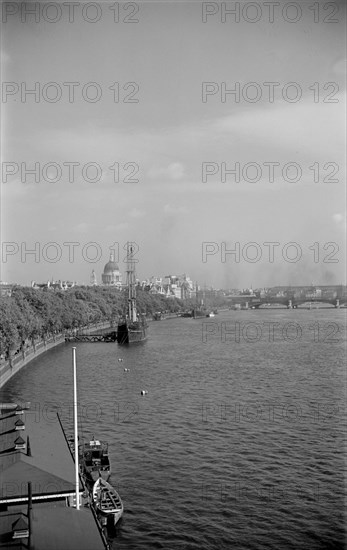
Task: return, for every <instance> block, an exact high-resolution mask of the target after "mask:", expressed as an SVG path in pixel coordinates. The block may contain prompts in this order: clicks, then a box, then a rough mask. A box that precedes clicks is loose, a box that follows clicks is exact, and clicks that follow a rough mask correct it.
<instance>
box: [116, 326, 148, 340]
mask: <svg viewBox="0 0 347 550" xmlns="http://www.w3.org/2000/svg"><path fill="white" fill-rule="evenodd" d="M147 331H148V325H147V322H146V321H135V322H133V323H130V322H128V321H124V322H121V323H119V325H118V330H117V342H118V344H121V345H122V344H137V343H140V342H144V341H145V340H146V338H147Z"/></svg>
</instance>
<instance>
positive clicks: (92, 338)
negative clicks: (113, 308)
mask: <svg viewBox="0 0 347 550" xmlns="http://www.w3.org/2000/svg"><path fill="white" fill-rule="evenodd" d="M65 342H107V343H110V342H117V331H116V330H113V331H112V332H106V333H104V334H102V333H100V334H74V335H71V336H70V335H69V336H65Z"/></svg>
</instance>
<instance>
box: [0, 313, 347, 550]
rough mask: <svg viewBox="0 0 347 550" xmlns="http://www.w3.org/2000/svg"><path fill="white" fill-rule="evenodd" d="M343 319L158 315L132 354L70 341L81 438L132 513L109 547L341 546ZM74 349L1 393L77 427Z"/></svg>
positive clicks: (322, 549) (63, 349)
mask: <svg viewBox="0 0 347 550" xmlns="http://www.w3.org/2000/svg"><path fill="white" fill-rule="evenodd" d="M345 316H346V310H343V309H341V310H336V309H332V308H324V309H323V308H322V309H312V310H305V309H296V310H284V309H271V310H270V309H268V310H267V309H260V310H259V311H254V310H252V311H227V312H223V313H220V314H219V315H217V316H216V317H214V318H213V319H202V320H193V319H189V318H188V319H179V318H177V319H170V320H165V321H161V322H153V323H151V325H150V330H149V339H148V341H147V342H145V343H144V344H141V345H138V346H134V347H130V348H126V347H119V346H118V345H117V344H106V343H98V344H96V343H95V344H89V343H78V344H76V347H77V370H78V395H79V416H80V434H82V433H83V435H85V436H86V437H88V436H89V435H91V434H95V436H97V437H99V438H101V439H105V440H107V441H108V442H109V450H110V458H111V463H112V475H111V479H110V482H111V484H112V485H114V486H115V488H116V489H117V490H118V492H119V493H120V495H121V497H122V499H123V502H124V507H125V512H124V516H123V518H122V520H121V521H120V523H119V525H118V526H117V529H116V530H115V531H114V532H112V533H109V536H110V541H111V546H112V548H117V550H130V549H139V550H140V549H141V550H147V549H148V550H153V549H155V548H165V549H168V550H183V549H187V550H195V549H196V550H219V549H229V548H230V549H231V548H233V549H237V550H246V549H247V550H269V549H273V550H278V549H279V548H280V549H281V550H291V549H295V550H307V549H310V550H329V549H335V550H336V549H339V548H341V549H342V548H344V542H345V532H344V527H343V524H344V456H343V450H344V428H345V424H344V423H345V416H346V415H345V411H346V409H345V403H346V371H345V364H344V359H345V347H346V328H345V326H346V325H345ZM275 323H276V324H275ZM72 345H73V344H71V343H69V344H63V345H61V346H58V347H57V348H55V349H53V350H51V351H49V352H47V353H46V354H44V355H43V356H41V357H39V358H37V359H36V360H34V361H33V362H31V363H30V364H29V365H27V366H26V367H24V368H23V369H22V370H21V371H20V372H19V373H18V374H17V375H15V376H14V377H13V379H12V380H10V381H9V382H8V383H7V384H6V385H5V386H4V387H3V388H2V390H1V391H0V398H1V400H2V401H18V400H20V401H31V403H32V407H35V408H36V409H37V410H40V411H41V413H42V414H43V415H45V417H46V418H51V421H52V422H54V421H55V417H54V415H53V411H56V410H59V411H60V413H61V416H62V418H63V420H64V424H65V425H66V427H67V429H72V425H73V424H72V366H71V348H72ZM120 359H121V360H120ZM125 368H126V369H128V371H127V372H126V371H125V370H124V369H125ZM141 390H146V391H148V394H147V395H145V396H142V395H141Z"/></svg>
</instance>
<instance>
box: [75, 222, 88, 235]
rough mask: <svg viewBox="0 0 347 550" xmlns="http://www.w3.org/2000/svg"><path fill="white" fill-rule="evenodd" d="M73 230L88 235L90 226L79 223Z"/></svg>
mask: <svg viewBox="0 0 347 550" xmlns="http://www.w3.org/2000/svg"><path fill="white" fill-rule="evenodd" d="M73 230H74V231H76V232H77V233H88V231H89V224H87V223H86V222H82V223H79V224H77V225H75V227H74V228H73Z"/></svg>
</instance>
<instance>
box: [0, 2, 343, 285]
mask: <svg viewBox="0 0 347 550" xmlns="http://www.w3.org/2000/svg"><path fill="white" fill-rule="evenodd" d="M34 4H35V3H33V2H27V3H25V4H24V6H25V5H27V6H28V9H30V8H32V7H33V5H34ZM36 4H37V6H38V8H39V9H38V12H37V16H36V17H37V21H35V18H34V16H33V15H28V14H26V13H25V12H24V13H22V14H21V9H20V3H18V4H16V3H15V2H11V3H9V4H4V5H3V9H4V10H5V12H4V13H3V25H2V31H3V38H2V79H3V96H2V105H1V107H2V114H3V121H4V123H3V128H2V161H3V165H2V169H3V182H2V186H1V195H2V240H3V241H4V243H5V245H4V246H5V248H3V261H4V260H6V262H5V261H4V263H3V265H2V275H1V278H2V280H3V281H8V282H17V283H20V284H30V282H31V280H36V281H45V280H47V279H48V278H51V277H53V278H55V279H59V278H60V279H69V280H77V281H79V282H80V283H83V282H84V283H87V284H88V283H89V280H90V274H91V271H92V269H95V271H96V274H97V277H98V280H99V281H101V273H102V270H103V266H104V264H105V263H106V262H107V261H108V259H109V254H110V250H109V249H110V247H112V245H113V244H114V243H119V248H120V255H119V266H120V269H121V271H124V263H123V258H124V252H123V251H122V248H123V246H124V245H125V243H126V242H127V241H135V242H136V243H137V244H138V246H139V252H138V259H139V264H138V266H137V271H138V276H139V277H140V278H141V279H143V278H145V277H150V276H151V275H159V276H165V275H168V274H176V275H180V274H182V273H186V274H188V275H189V276H190V277H191V278H192V279H194V280H198V282H199V283H200V284H201V285H204V284H206V285H214V286H215V287H222V288H227V287H228V288H230V287H234V288H235V287H241V288H244V287H249V286H250V285H253V287H254V288H255V287H261V286H270V285H275V284H293V285H294V284H310V283H311V282H314V283H315V284H329V283H334V284H338V283H341V282H345V279H346V278H345V252H344V249H345V241H344V238H345V237H344V234H345V229H346V209H345V172H344V166H345V157H344V151H345V145H346V144H345V130H344V116H345V108H344V106H345V97H346V89H345V59H344V57H345V53H344V51H345V30H344V29H345V12H344V9H345V8H344V2H339V1H338V2H335V3H329V4H328V3H326V2H318V3H317V2H316V3H312V2H306V1H305V2H298V3H295V2H294V3H292V6H291V7H288V3H286V2H284V1H283V0H279V4H280V5H279V6H277V5H276V6H273V9H274V11H273V23H271V22H269V19H270V16H271V15H272V14H271V13H270V8H269V6H265V5H264V3H262V2H256V3H245V2H241V3H240V4H239V3H235V2H227V3H226V4H224V5H225V6H226V7H228V8H229V9H230V8H231V7H235V6H236V9H237V5H239V6H240V21H239V22H237V21H235V16H234V15H232V14H229V15H228V14H225V13H222V4H220V3H218V4H217V3H215V2H210V3H205V4H203V3H201V2H176V3H174V2H137V3H128V4H119V5H118V8H119V16H118V19H119V22H116V21H115V20H114V18H115V17H117V12H116V11H115V10H116V8H117V4H116V3H100V4H93V3H90V7H89V8H88V10H84V11H83V10H82V6H83V4H81V3H80V4H79V5H76V6H75V8H74V11H73V12H72V10H71V9H70V12H69V9H68V5H67V4H66V3H65V5H61V4H59V6H58V4H55V5H54V3H51V5H50V7H49V8H47V6H46V7H45V5H44V4H41V3H36ZM245 4H247V5H248V7H247V9H242V8H244V6H245ZM312 5H314V6H315V11H313V10H312V9H309V6H312ZM296 6H299V8H300V6H301V8H300V9H299V8H297V7H296ZM318 6H319V9H318ZM16 7H17V8H18V12H17V13H14V14H12V13H11V12H12V11H14V10H15V9H16ZM70 8H71V6H70ZM110 8H112V9H110ZM24 9H25V8H24ZM300 10H301V13H300ZM207 12H208V13H207ZM214 12H215V13H214ZM21 16H22V18H23V19H24V22H23V21H22V18H21ZM69 17H70V19H71V22H69ZM93 19H95V22H91V20H93ZM203 19H204V20H205V22H204V21H203ZM223 19H224V21H225V22H223ZM257 19H259V20H258V21H257ZM295 19H298V20H297V21H296V22H295ZM52 20H53V21H54V20H56V21H55V22H50V21H52ZM136 21H137V22H136ZM251 21H253V22H251ZM334 21H335V22H334ZM69 82H70V83H75V84H69V85H67V84H66V83H69ZM203 82H205V83H210V84H205V85H203ZM21 83H23V84H22V85H21ZM35 83H37V84H36V89H37V97H36V99H37V102H36V101H35V95H34V94H29V93H28V94H25V91H26V90H29V89H33V88H34V87H35ZM48 83H55V84H51V85H50V86H47V84H48ZM64 83H65V85H64ZM88 83H96V84H92V85H91V84H89V85H88ZM115 83H118V84H115ZM131 83H132V84H131ZM222 83H224V84H222ZM250 83H254V84H250ZM264 83H277V84H276V85H275V84H273V85H270V84H266V85H264ZM288 83H295V84H291V85H288ZM238 86H239V90H240V97H239V98H238V97H237V95H235V94H234V95H233V94H231V93H225V92H226V90H231V89H232V88H235V87H236V88H235V89H236V92H238ZM21 88H22V90H21ZM203 91H205V95H203ZM97 96H100V97H99V98H98V100H96V101H94V98H95V99H97ZM295 99H296V101H295ZM4 163H7V164H4ZM35 163H39V164H38V165H37V166H38V168H39V174H38V179H39V181H38V182H36V181H35V179H34V176H32V175H29V174H26V173H25V170H24V169H25V167H27V168H29V169H32V168H33V167H34V165H35ZM47 163H48V166H46V165H47ZM51 163H55V164H51ZM64 163H65V164H64ZM67 163H76V166H75V167H74V173H72V172H73V165H72V164H67ZM77 163H79V165H77ZM89 163H94V164H93V165H92V164H89ZM115 163H118V168H119V174H118V182H117V181H115V180H117V170H116V167H117V164H115ZM237 163H239V166H240V181H235V180H236V177H235V175H233V174H231V173H229V174H224V173H222V172H224V170H222V165H223V167H225V169H226V170H231V169H232V168H233V167H235V165H236V166H238V165H237ZM247 163H251V164H250V165H249V167H248V169H247V168H245V165H247ZM264 163H266V164H265V165H264ZM269 163H278V164H276V165H272V164H271V165H270V164H269ZM290 163H292V164H290ZM294 163H295V164H294ZM21 165H22V168H23V169H22V168H21ZM86 165H87V168H86V169H84V170H82V167H84V166H86ZM286 165H287V166H286ZM110 167H113V168H110ZM310 167H311V168H310ZM271 170H273V176H274V177H273V178H272V177H271V176H272V174H271ZM69 171H70V172H69ZM4 176H5V177H4ZM60 176H61V177H60ZM58 177H60V179H58ZM93 178H94V179H98V180H99V181H91V180H93ZM49 179H51V180H54V179H58V181H49ZM69 179H70V180H72V181H69ZM252 179H253V180H254V181H253V182H252V181H251V180H252ZM88 180H89V181H88ZM129 180H130V181H129ZM131 180H138V181H131ZM224 180H225V181H224ZM247 180H248V181H247ZM272 180H273V181H272ZM295 180H297V181H295ZM91 242H94V243H96V244H97V246H92V245H89V244H88V243H91ZM264 242H276V243H279V244H277V245H276V246H275V247H274V249H273V252H274V258H273V260H274V261H273V262H270V261H269V259H270V246H269V245H264V244H263V243H264ZM292 242H294V243H297V244H296V246H292V245H291V246H288V245H287V243H292ZM6 243H7V244H6ZM8 243H14V244H8ZM35 243H39V246H38V245H36V246H37V256H36V261H35V256H34V255H33V254H26V255H25V249H27V250H30V249H33V248H34V246H35ZM48 243H56V245H54V246H48ZM63 243H79V244H78V245H75V246H74V248H72V245H69V246H68V245H64V244H63ZM203 243H215V244H214V245H209V247H208V248H207V251H208V252H213V254H212V253H211V254H209V255H207V256H205V258H204V259H205V260H206V261H203V257H202V251H203V249H204V246H205V247H206V245H203ZM223 243H225V245H224V244H223ZM235 243H240V244H239V245H235ZM249 243H257V246H255V245H250V244H249ZM314 243H316V244H314ZM327 243H333V244H327ZM17 246H18V248H17ZM225 246H227V247H228V248H230V249H232V248H233V247H235V246H236V247H237V246H240V257H239V258H237V257H236V256H232V255H231V254H229V255H228V254H227V255H225V254H223V251H224V249H225ZM21 247H22V251H21ZM223 247H224V248H223ZM310 247H311V248H310ZM39 248H40V249H39ZM338 248H339V250H338ZM69 250H70V260H72V261H69ZM205 250H206V248H205ZM59 251H60V257H59ZM4 252H7V255H6V254H5V255H4ZM242 252H243V254H242ZM300 252H302V256H301V257H299V255H298V254H299V253H300ZM57 254H58V256H57ZM296 255H297V257H298V261H296V262H294V261H291V260H293V259H295V257H296ZM55 257H56V261H55V262H54V261H53V260H54V258H55ZM94 257H97V259H98V261H97V262H95V263H93V261H92V260H93V259H94ZM257 257H258V258H259V261H252V260H253V259H257ZM88 258H89V259H88ZM50 260H51V261H50ZM235 260H239V261H235ZM332 260H335V261H332ZM336 260H337V261H336Z"/></svg>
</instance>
